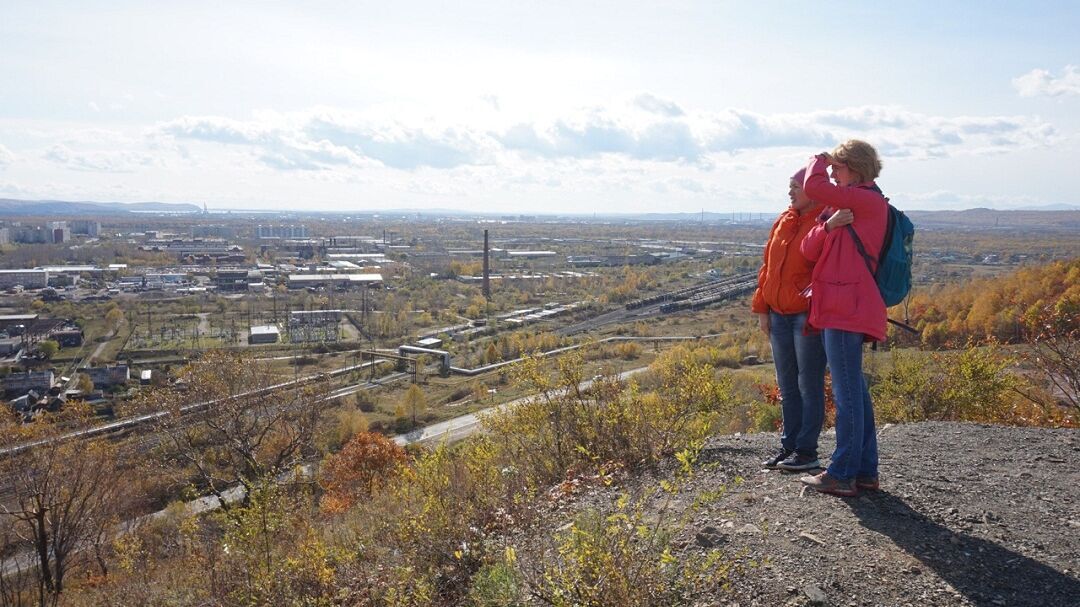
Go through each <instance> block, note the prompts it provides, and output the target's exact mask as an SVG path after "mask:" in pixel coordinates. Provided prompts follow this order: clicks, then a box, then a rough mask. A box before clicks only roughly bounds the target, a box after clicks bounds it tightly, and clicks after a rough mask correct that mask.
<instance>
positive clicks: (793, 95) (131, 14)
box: [0, 0, 1080, 214]
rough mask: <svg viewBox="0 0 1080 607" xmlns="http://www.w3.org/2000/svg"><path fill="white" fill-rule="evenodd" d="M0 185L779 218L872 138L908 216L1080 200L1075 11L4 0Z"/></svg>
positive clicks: (312, 205) (191, 198)
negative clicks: (791, 198) (825, 163)
mask: <svg viewBox="0 0 1080 607" xmlns="http://www.w3.org/2000/svg"><path fill="white" fill-rule="evenodd" d="M0 14H2V15H3V18H2V19H0V82H3V83H4V86H3V87H0V198H19V199H54V200H69V201H81V200H96V201H121V202H135V201H161V202H191V203H195V204H198V205H200V206H201V205H203V204H204V203H205V204H206V205H207V206H208V207H209V208H210V209H212V210H225V209H235V210H245V209H261V210H283V211H286V210H313V211H315V210H321V211H355V212H379V211H380V210H387V209H396V210H407V209H432V208H442V209H453V210H461V211H470V212H478V213H479V212H483V213H512V214H559V213H564V214H569V213H573V214H589V213H593V212H596V213H600V214H611V213H653V212H659V213H668V212H670V213H699V212H701V211H702V210H704V211H705V212H708V213H721V214H722V213H730V212H732V211H742V212H765V213H772V212H777V211H779V210H781V209H782V208H784V207H785V206H786V204H787V180H788V176H790V175H791V174H792V173H793V172H794V171H795V170H796V169H797V168H798V167H799V166H800V165H802V164H803V163H804V162H805V159H806V158H807V157H808V156H809V155H811V154H813V153H816V152H818V151H822V150H827V149H830V148H832V147H833V146H834V145H835V144H836V143H838V142H840V141H842V140H844V139H848V138H851V137H858V138H862V139H866V140H867V141H869V142H871V143H872V144H874V145H875V146H877V147H878V149H879V151H881V153H882V155H883V159H884V163H885V169H884V171H883V173H882V177H881V179H880V180H879V184H880V185H881V186H882V187H883V189H885V191H886V193H887V194H888V195H890V196H891V197H892V199H893V201H894V202H895V203H896V204H897V205H898V206H900V207H901V208H905V209H923V210H934V209H963V208H971V207H989V208H1035V207H1045V206H1049V205H1057V204H1066V205H1080V195H1077V193H1076V191H1077V188H1076V187H1075V186H1074V185H1073V183H1071V178H1072V177H1073V176H1074V174H1075V168H1074V167H1075V165H1076V163H1077V160H1078V159H1080V153H1078V152H1080V67H1077V66H1078V65H1080V41H1078V40H1077V36H1076V35H1075V32H1076V31H1077V30H1078V29H1080V8H1078V7H1077V5H1075V4H1074V3H1069V2H1031V3H1025V4H1023V5H1017V6H1005V5H1002V4H998V3H993V4H988V3H976V2H957V3H931V2H912V3H904V4H903V5H894V6H885V5H882V6H880V7H879V6H869V5H867V3H854V2H851V3H842V2H821V3H814V4H802V3H800V4H792V3H779V2H762V3H753V4H750V3H715V2H670V3H663V4H662V5H657V4H653V3H649V4H645V3H636V2H591V3H569V2H545V3H498V2H476V1H469V2H464V3H459V4H457V5H454V6H453V7H452V11H450V8H449V7H447V6H446V5H444V4H436V3H432V2H401V3H393V5H385V6H384V5H379V6H374V5H369V6H360V5H357V4H355V3H347V2H330V1H322V2H308V3H298V2H296V3H283V4H282V3H276V4H273V5H271V4H267V3H227V4H225V5H220V4H216V3H209V2H201V1H195V2H190V3H183V4H175V5H174V4H166V3H161V4H160V5H156V6H155V5H154V4H153V3H145V2H143V3H136V2H133V1H128V0H116V1H109V2H105V1H97V0H88V1H87V2H81V3H70V2H69V3H62V2H49V1H45V2H34V3H25V2H14V1H12V0H0Z"/></svg>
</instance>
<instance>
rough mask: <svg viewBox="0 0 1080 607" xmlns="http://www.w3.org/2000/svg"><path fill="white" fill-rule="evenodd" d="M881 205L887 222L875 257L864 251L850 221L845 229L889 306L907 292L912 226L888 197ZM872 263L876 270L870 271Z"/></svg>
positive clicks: (898, 300)
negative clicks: (878, 251) (885, 213)
mask: <svg viewBox="0 0 1080 607" xmlns="http://www.w3.org/2000/svg"><path fill="white" fill-rule="evenodd" d="M873 189H874V190H876V191H877V193H878V194H881V190H880V189H878V188H877V187H876V186H875V187H874V188H873ZM885 204H886V205H887V206H888V220H889V223H888V225H887V227H886V228H885V240H884V241H883V242H882V245H881V252H880V253H879V254H878V256H877V258H876V259H875V258H873V257H871V256H870V255H869V254H868V253H867V252H866V248H865V247H863V243H862V241H861V240H859V235H858V234H856V233H855V229H854V228H852V227H851V224H848V226H847V229H848V232H850V233H851V237H852V238H853V239H854V240H855V246H856V247H857V248H858V249H859V254H860V255H862V257H863V260H864V261H865V262H866V269H867V270H870V273H871V274H872V275H873V276H874V281H875V282H877V286H878V291H880V292H881V298H882V299H883V300H885V306H886V307H891V306H895V305H896V304H898V303H900V302H902V301H904V298H905V297H907V294H908V292H909V291H911V263H912V258H913V255H914V253H913V251H912V240H913V239H914V237H915V225H914V224H912V223H911V220H910V219H908V218H907V215H904V213H903V211H900V210H899V209H897V208H896V207H894V206H893V205H892V204H890V203H889V199H888V198H885ZM875 262H876V263H877V271H876V272H875V271H874V263H875Z"/></svg>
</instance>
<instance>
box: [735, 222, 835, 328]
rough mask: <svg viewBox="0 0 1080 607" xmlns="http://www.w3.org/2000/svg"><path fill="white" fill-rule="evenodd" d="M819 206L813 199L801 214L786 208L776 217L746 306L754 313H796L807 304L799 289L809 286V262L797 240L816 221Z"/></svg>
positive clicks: (808, 305)
mask: <svg viewBox="0 0 1080 607" xmlns="http://www.w3.org/2000/svg"><path fill="white" fill-rule="evenodd" d="M821 208H822V207H821V205H819V204H817V203H815V204H814V206H813V207H811V208H809V209H806V211H805V212H804V213H803V214H802V215H800V214H799V212H798V211H795V210H793V209H790V208H789V209H788V210H786V211H784V212H783V213H781V214H780V217H778V218H777V219H776V223H774V224H773V227H772V231H771V232H769V240H768V242H766V243H765V257H764V262H763V263H762V265H761V270H760V271H759V272H758V287H757V290H756V291H754V299H753V300H752V301H751V303H750V309H751V310H752V311H754V312H755V313H757V314H762V313H764V312H768V311H769V310H772V311H774V312H778V313H780V314H798V313H799V312H805V311H806V310H807V309H809V308H810V300H808V299H807V298H806V296H805V295H803V291H805V290H806V287H808V286H810V271H811V270H812V269H813V264H811V263H810V262H809V261H807V260H806V257H803V254H802V251H800V250H799V243H801V242H802V239H803V238H804V237H805V236H806V233H807V232H809V231H810V228H812V227H814V225H815V224H816V223H817V216H818V213H819V212H821Z"/></svg>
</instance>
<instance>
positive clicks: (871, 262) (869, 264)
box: [844, 223, 878, 276]
mask: <svg viewBox="0 0 1080 607" xmlns="http://www.w3.org/2000/svg"><path fill="white" fill-rule="evenodd" d="M844 227H845V228H847V230H848V233H849V234H851V238H852V239H853V240H854V241H855V248H857V249H859V255H862V258H863V261H865V262H866V269H867V270H868V271H869V272H870V276H874V274H875V272H874V267H875V266H876V265H877V264H878V260H876V259H874V258H873V257H870V254H869V253H867V252H866V247H864V246H863V243H862V239H860V238H859V235H858V234H856V233H855V228H853V227H851V224H850V223H849V224H847V225H846V226H844Z"/></svg>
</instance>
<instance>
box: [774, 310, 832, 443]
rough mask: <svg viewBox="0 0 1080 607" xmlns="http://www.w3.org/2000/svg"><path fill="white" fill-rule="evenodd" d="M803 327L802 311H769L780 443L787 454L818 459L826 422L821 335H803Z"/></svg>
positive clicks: (823, 351) (823, 357)
mask: <svg viewBox="0 0 1080 607" xmlns="http://www.w3.org/2000/svg"><path fill="white" fill-rule="evenodd" d="M805 324H806V313H805V312H803V313H801V314H779V313H777V312H769V341H770V342H771V343H772V353H773V362H774V363H775V364H776V383H777V385H778V386H780V397H781V401H780V405H781V409H782V411H783V413H784V433H783V434H782V435H781V436H780V444H781V445H782V446H783V448H784V449H787V450H788V451H797V452H799V454H801V455H806V456H810V457H817V447H818V435H819V434H821V424H822V422H823V421H824V420H825V349H824V348H823V347H822V345H821V334H820V333H815V334H813V335H803V326H804V325H805Z"/></svg>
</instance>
